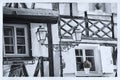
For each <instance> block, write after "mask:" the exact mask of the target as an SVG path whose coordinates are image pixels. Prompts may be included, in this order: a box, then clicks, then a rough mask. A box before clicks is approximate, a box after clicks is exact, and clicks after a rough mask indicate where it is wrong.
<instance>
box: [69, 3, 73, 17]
mask: <svg viewBox="0 0 120 80" xmlns="http://www.w3.org/2000/svg"><path fill="white" fill-rule="evenodd" d="M70 16H73V10H72V3H70Z"/></svg>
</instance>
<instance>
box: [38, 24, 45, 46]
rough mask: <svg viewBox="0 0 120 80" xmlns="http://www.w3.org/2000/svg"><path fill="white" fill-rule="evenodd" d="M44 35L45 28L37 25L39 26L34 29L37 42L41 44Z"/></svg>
mask: <svg viewBox="0 0 120 80" xmlns="http://www.w3.org/2000/svg"><path fill="white" fill-rule="evenodd" d="M46 35H47V31H46V30H45V28H43V27H42V26H39V28H38V29H37V31H36V36H37V40H38V42H40V43H41V44H43V43H44V41H45V40H46Z"/></svg>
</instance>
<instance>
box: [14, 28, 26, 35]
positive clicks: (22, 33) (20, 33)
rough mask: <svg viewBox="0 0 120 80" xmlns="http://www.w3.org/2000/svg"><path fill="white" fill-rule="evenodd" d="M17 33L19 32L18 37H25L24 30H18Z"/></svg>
mask: <svg viewBox="0 0 120 80" xmlns="http://www.w3.org/2000/svg"><path fill="white" fill-rule="evenodd" d="M16 32H17V35H19V36H24V28H17V29H16Z"/></svg>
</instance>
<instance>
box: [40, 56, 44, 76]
mask: <svg viewBox="0 0 120 80" xmlns="http://www.w3.org/2000/svg"><path fill="white" fill-rule="evenodd" d="M40 71H41V77H44V64H43V57H41V70H40Z"/></svg>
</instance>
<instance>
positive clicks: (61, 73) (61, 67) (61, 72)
mask: <svg viewBox="0 0 120 80" xmlns="http://www.w3.org/2000/svg"><path fill="white" fill-rule="evenodd" d="M58 31H59V39H60V41H59V51H60V76H61V77H63V66H62V51H61V50H62V49H61V38H62V36H61V25H60V17H59V19H58Z"/></svg>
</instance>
